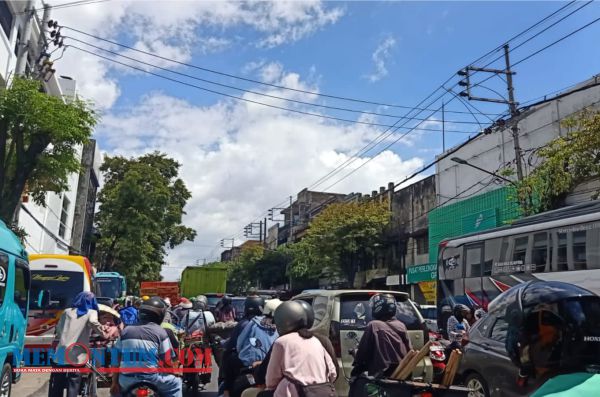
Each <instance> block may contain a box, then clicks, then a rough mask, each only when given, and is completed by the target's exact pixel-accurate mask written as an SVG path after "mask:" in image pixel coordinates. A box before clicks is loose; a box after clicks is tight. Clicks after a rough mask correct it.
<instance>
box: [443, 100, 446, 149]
mask: <svg viewBox="0 0 600 397" xmlns="http://www.w3.org/2000/svg"><path fill="white" fill-rule="evenodd" d="M444 106H445V104H444V101H442V153H444V152H445V151H446V111H445V109H444Z"/></svg>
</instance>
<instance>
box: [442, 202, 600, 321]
mask: <svg viewBox="0 0 600 397" xmlns="http://www.w3.org/2000/svg"><path fill="white" fill-rule="evenodd" d="M532 279H541V280H558V281H564V282H567V283H572V284H576V285H579V286H581V287H584V288H586V289H588V290H590V291H592V292H594V293H596V294H599V295H600V201H593V202H590V203H585V204H581V205H577V206H571V207H565V208H561V209H559V210H554V211H549V212H545V213H542V214H538V215H534V216H530V217H527V218H523V219H520V220H518V221H516V222H514V223H513V224H512V225H511V226H505V227H500V228H496V229H490V230H487V231H485V232H483V233H477V234H470V235H465V236H461V237H458V238H452V239H448V240H444V241H442V242H441V243H440V249H439V255H438V304H439V305H438V307H440V306H441V305H444V304H451V303H452V302H459V303H467V304H470V305H471V306H479V307H483V308H484V309H486V310H487V304H488V303H489V302H490V301H491V300H493V299H494V298H495V297H496V296H498V295H499V294H500V293H501V292H503V291H505V290H507V289H508V288H510V287H511V286H513V285H515V284H518V283H521V282H525V281H528V280H532Z"/></svg>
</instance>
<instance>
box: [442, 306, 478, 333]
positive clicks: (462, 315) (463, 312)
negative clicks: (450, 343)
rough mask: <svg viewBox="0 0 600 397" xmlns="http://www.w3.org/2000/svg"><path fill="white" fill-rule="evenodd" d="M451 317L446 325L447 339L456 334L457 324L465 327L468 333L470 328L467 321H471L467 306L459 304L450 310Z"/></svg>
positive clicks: (469, 310)
mask: <svg viewBox="0 0 600 397" xmlns="http://www.w3.org/2000/svg"><path fill="white" fill-rule="evenodd" d="M452 313H453V314H452V316H450V318H448V323H447V325H446V333H447V335H448V338H450V337H451V335H452V332H457V331H458V330H457V328H456V326H457V325H458V324H462V325H463V326H464V327H465V330H466V331H467V332H468V331H469V328H471V326H470V325H469V320H470V319H471V316H472V315H471V309H469V307H468V306H467V305H463V304H461V303H459V304H457V305H455V306H454V308H453V309H452Z"/></svg>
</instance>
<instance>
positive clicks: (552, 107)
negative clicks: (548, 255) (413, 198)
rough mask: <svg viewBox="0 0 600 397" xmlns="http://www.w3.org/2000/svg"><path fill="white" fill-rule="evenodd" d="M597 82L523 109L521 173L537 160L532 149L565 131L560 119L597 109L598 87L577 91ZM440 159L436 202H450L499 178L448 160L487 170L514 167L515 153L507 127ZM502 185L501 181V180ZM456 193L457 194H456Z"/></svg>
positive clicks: (491, 186) (590, 81)
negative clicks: (586, 109)
mask: <svg viewBox="0 0 600 397" xmlns="http://www.w3.org/2000/svg"><path fill="white" fill-rule="evenodd" d="M597 83H600V78H599V77H597V76H596V77H593V78H591V79H588V80H586V81H584V82H582V83H581V84H579V85H578V86H577V87H574V88H573V89H571V90H570V91H568V92H570V94H568V92H567V95H559V96H561V97H560V98H559V99H554V100H549V101H546V102H544V103H541V104H539V105H535V106H532V107H530V108H526V109H524V110H523V114H522V115H521V116H520V117H521V118H522V119H521V120H520V121H519V123H518V126H519V137H520V144H521V148H522V151H523V164H524V174H525V175H527V174H528V173H530V172H531V171H532V170H533V169H534V168H535V166H536V165H537V163H538V159H537V158H536V157H535V153H534V151H533V149H535V148H539V147H541V146H544V145H546V144H547V143H548V142H550V141H551V140H553V139H555V138H557V137H558V136H564V135H565V134H566V133H567V131H566V130H565V128H564V127H562V126H561V125H560V120H563V119H564V118H567V117H569V116H571V115H574V114H576V113H577V112H579V111H581V110H583V109H585V108H588V107H589V108H596V109H597V108H598V105H599V103H600V86H598V85H596V86H592V87H591V88H587V89H584V90H582V91H578V92H577V90H578V89H580V88H582V87H585V86H588V85H590V86H591V85H594V84H597ZM445 155H447V157H446V158H443V159H441V160H440V161H439V162H438V163H437V165H436V175H437V180H436V184H437V189H436V190H437V201H438V204H446V203H451V202H454V201H457V200H461V199H463V198H465V197H469V196H470V195H474V194H480V193H483V192H486V191H489V190H494V189H497V188H498V183H497V182H498V181H493V179H494V178H493V177H491V176H490V175H488V174H485V173H483V172H481V171H478V170H476V169H473V168H472V167H469V166H467V165H463V164H457V163H455V162H453V161H452V160H451V158H452V157H459V158H461V159H463V160H466V161H468V162H469V163H470V164H473V165H476V166H478V167H481V168H483V169H485V170H488V171H493V172H495V171H497V170H499V169H502V168H505V167H510V168H513V169H514V164H515V153H514V145H513V139H512V136H511V132H510V129H504V130H502V131H499V132H493V133H491V134H489V135H485V134H481V135H479V136H477V137H475V138H474V139H473V140H472V141H470V142H469V143H467V144H465V145H463V146H462V147H460V146H459V147H457V148H453V149H450V150H448V151H447V152H446V153H444V154H442V155H440V156H438V158H440V157H444V156H445ZM500 184H502V182H500ZM459 193H462V194H460V196H459V197H456V198H455V196H457V195H458V194H459Z"/></svg>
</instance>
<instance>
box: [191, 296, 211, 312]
mask: <svg viewBox="0 0 600 397" xmlns="http://www.w3.org/2000/svg"><path fill="white" fill-rule="evenodd" d="M202 298H204V299H202ZM191 301H192V309H193V310H196V311H204V310H206V308H207V307H208V299H206V296H204V295H198V296H195V297H193V298H192V299H191Z"/></svg>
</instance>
